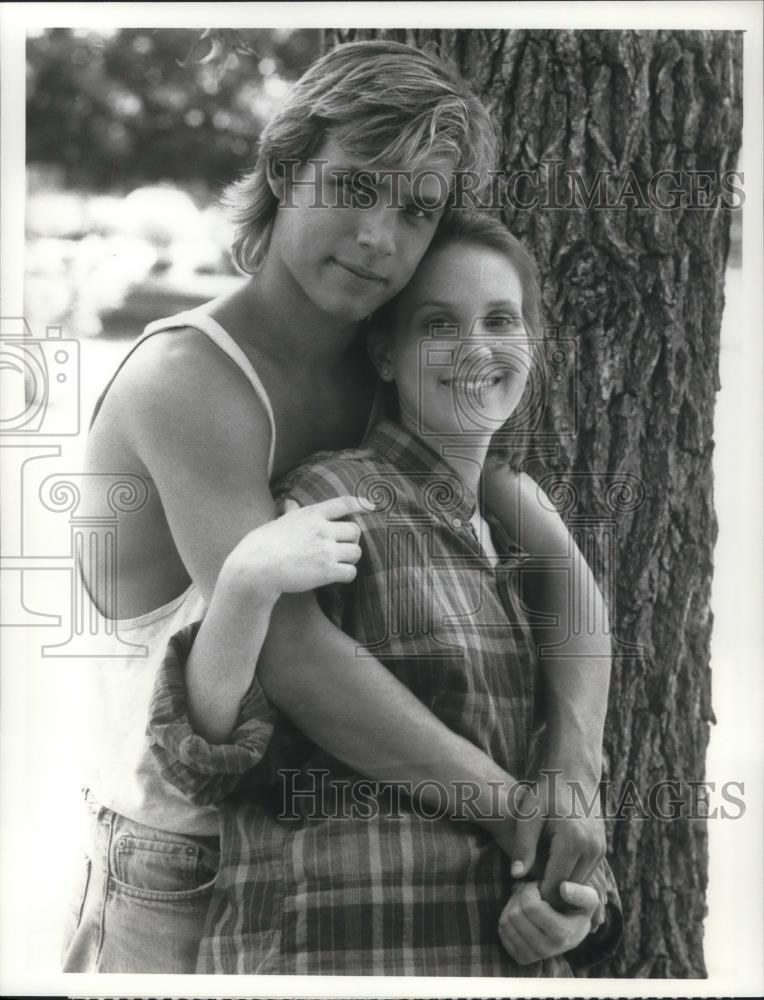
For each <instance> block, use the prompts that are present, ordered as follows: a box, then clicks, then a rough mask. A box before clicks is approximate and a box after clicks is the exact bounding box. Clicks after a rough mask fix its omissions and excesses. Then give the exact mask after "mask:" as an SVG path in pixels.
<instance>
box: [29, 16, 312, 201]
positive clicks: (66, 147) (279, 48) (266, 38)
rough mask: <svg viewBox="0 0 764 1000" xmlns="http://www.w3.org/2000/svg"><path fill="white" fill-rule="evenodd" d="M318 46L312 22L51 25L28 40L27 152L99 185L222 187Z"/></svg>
mask: <svg viewBox="0 0 764 1000" xmlns="http://www.w3.org/2000/svg"><path fill="white" fill-rule="evenodd" d="M319 45H320V32H319V31H316V30H308V29H301V30H291V29H275V30H250V31H247V30H241V31H239V30H236V31H231V30H227V29H207V30H206V31H199V30H189V29H171V28H155V29H150V28H122V29H117V30H114V31H112V32H96V31H91V30H89V29H70V28H51V29H46V30H45V31H44V32H42V33H41V34H39V35H36V36H33V37H30V38H28V40H27V162H28V163H40V164H46V165H51V166H55V167H57V170H56V172H57V174H58V176H59V178H60V182H61V183H62V184H63V185H64V186H66V187H77V188H84V189H88V190H95V191H104V190H129V189H130V188H133V187H135V186H136V185H138V184H146V183H152V182H156V181H160V180H164V179H172V180H173V182H175V183H179V184H181V185H184V184H185V185H186V186H189V187H191V186H193V182H195V181H204V182H205V185H206V186H212V187H219V186H220V185H222V184H226V183H228V182H229V181H230V180H232V179H233V178H234V177H235V176H237V174H239V173H240V172H241V171H242V170H244V169H246V168H247V167H249V166H250V165H251V163H252V160H253V154H254V150H255V143H256V140H257V137H258V135H259V134H260V130H261V129H262V127H263V125H264V123H265V122H267V121H268V119H269V118H270V116H271V115H272V113H273V111H274V109H275V107H276V106H277V105H278V104H279V102H280V100H281V99H282V97H283V96H284V94H285V93H286V91H287V90H288V88H289V84H290V83H291V82H292V81H294V80H296V79H297V78H298V77H299V76H300V75H301V74H302V72H303V71H304V70H305V69H306V68H307V66H308V65H309V64H310V63H311V62H312V61H313V60H314V59H315V58H316V56H317V55H318V54H319Z"/></svg>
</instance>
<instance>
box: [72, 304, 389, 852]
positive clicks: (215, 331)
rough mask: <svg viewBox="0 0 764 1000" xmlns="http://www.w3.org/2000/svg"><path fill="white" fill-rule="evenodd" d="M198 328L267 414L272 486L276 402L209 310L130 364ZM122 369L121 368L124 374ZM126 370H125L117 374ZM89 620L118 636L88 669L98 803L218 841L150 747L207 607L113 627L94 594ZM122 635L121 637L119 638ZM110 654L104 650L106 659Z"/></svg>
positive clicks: (183, 602) (169, 322) (214, 817)
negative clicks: (156, 702) (167, 669)
mask: <svg viewBox="0 0 764 1000" xmlns="http://www.w3.org/2000/svg"><path fill="white" fill-rule="evenodd" d="M183 327H193V328H194V329H197V330H201V331H202V332H203V333H205V334H206V335H207V336H208V337H209V338H210V340H211V341H213V343H214V344H216V345H217V346H218V347H219V348H220V350H221V351H223V352H224V353H225V354H227V355H228V357H229V358H231V360H232V361H233V362H234V363H235V364H236V365H237V366H238V367H239V368H240V369H241V371H242V372H243V373H244V375H245V376H246V378H247V379H248V380H249V383H250V385H251V386H252V389H253V391H254V393H255V395H256V396H257V397H258V399H259V400H260V402H261V403H262V404H263V407H264V408H265V412H266V414H267V416H268V424H269V426H270V434H271V438H270V447H269V449H268V480H269V481H270V479H271V477H272V472H273V460H274V454H275V447H276V425H275V421H274V418H273V408H272V407H271V403H270V400H269V399H268V394H267V393H266V391H265V388H264V386H263V384H262V382H261V381H260V378H259V377H258V375H257V372H256V371H255V369H254V368H253V367H252V364H251V362H250V361H249V359H248V358H247V356H246V355H245V353H244V352H243V351H242V349H241V348H240V347H239V346H238V345H237V344H236V343H235V341H234V340H233V338H232V337H231V335H230V334H229V333H227V332H226V331H225V330H224V329H223V327H222V326H221V325H220V324H219V323H218V322H217V321H216V320H214V319H213V318H212V317H211V316H208V315H207V314H206V313H204V312H202V311H201V309H192V310H189V311H187V312H183V313H179V314H178V315H177V316H172V317H170V318H169V319H162V320H157V321H156V322H154V323H150V324H149V325H148V326H147V327H146V329H145V331H144V333H143V335H142V336H141V337H139V338H138V340H136V342H135V344H134V345H133V347H132V348H131V350H130V351H129V352H128V354H127V355H126V356H125V358H124V359H123V361H122V364H124V362H125V360H127V357H129V356H130V354H132V352H133V351H134V350H135V349H136V348H137V347H138V346H139V345H140V344H141V343H142V342H143V341H144V340H146V338H148V337H151V336H152V335H153V334H155V333H159V332H160V331H164V330H172V329H179V328H183ZM121 367H122V365H120V368H121ZM118 371H119V368H118V369H117V372H118ZM117 372H115V373H114V375H113V376H112V379H111V380H110V381H109V383H108V384H107V386H106V388H105V389H104V391H103V393H101V397H100V399H99V400H98V403H97V404H96V407H95V411H94V413H93V420H95V417H96V416H97V414H98V410H99V408H100V405H101V402H102V401H103V398H104V396H105V394H106V392H107V391H108V390H109V387H110V386H111V383H112V382H113V381H114V378H115V377H116V375H117ZM381 411H382V395H381V393H380V392H379V385H378V386H377V392H376V394H375V398H374V401H373V405H372V410H371V414H370V417H369V423H368V426H367V429H366V432H367V433H368V431H369V429H370V428H371V427H372V426H373V424H374V423H375V421H376V420H377V418H378V416H379V415H380V414H381ZM84 590H85V593H84V594H83V599H84V601H85V602H86V605H87V606H86V608H85V611H84V613H85V615H90V616H91V618H90V620H91V621H93V622H95V621H97V623H98V625H99V626H101V627H99V629H98V631H99V632H100V633H101V636H100V638H99V642H103V641H104V636H103V633H104V632H105V631H108V632H109V633H111V639H110V640H109V638H108V636H107V637H106V639H107V641H111V642H112V643H113V649H111V650H106V651H104V653H103V655H99V656H98V657H86V658H85V659H84V661H83V662H82V670H83V673H84V674H85V675H86V677H87V681H86V694H85V697H86V699H87V704H86V711H87V714H88V730H89V731H88V733H86V734H83V735H84V736H85V740H84V742H85V747H84V753H85V759H84V763H85V768H86V772H87V774H88V784H89V787H90V789H91V790H92V792H93V795H94V796H95V798H96V799H98V801H99V802H100V803H101V804H102V805H104V806H107V807H108V808H109V809H112V810H114V812H118V813H121V814H122V815H123V816H127V817H128V818H129V819H132V820H134V821H136V822H138V823H144V824H146V825H147V826H152V827H155V828H156V829H160V830H167V831H170V832H173V833H187V834H200V835H204V834H217V833H218V814H217V809H215V808H214V807H212V806H197V805H194V804H193V803H192V802H190V801H189V800H188V799H186V798H185V796H183V795H182V794H181V793H180V792H179V791H178V790H177V789H176V788H175V787H174V785H172V784H171V783H170V782H168V781H166V780H165V779H164V778H162V776H161V774H160V772H159V769H158V767H157V766H156V763H155V761H154V757H153V754H152V753H151V750H150V747H149V744H148V741H147V739H146V722H147V720H148V707H149V702H150V699H151V694H152V691H153V688H154V680H155V675H156V672H157V669H158V667H159V665H160V664H161V662H162V660H163V658H164V655H165V652H166V650H167V644H168V642H169V641H170V639H171V638H172V636H173V635H174V634H175V633H176V632H178V631H179V630H180V629H182V628H184V627H185V626H186V625H190V624H192V623H193V622H196V621H199V619H200V618H201V617H202V616H203V614H204V610H205V605H204V602H203V600H202V597H201V594H200V593H199V592H198V590H197V589H196V587H195V585H194V584H191V586H189V587H188V589H187V590H186V591H184V593H182V594H180V596H178V597H176V598H175V599H174V600H172V601H169V602H168V603H167V604H164V605H162V607H160V608H156V609H155V610H153V611H149V612H147V613H146V614H144V615H140V616H139V617H137V618H126V619H119V620H117V621H116V622H109V623H108V624H107V623H106V621H105V619H104V618H103V616H102V615H101V613H100V612H99V611H98V609H97V608H96V607H95V605H94V604H93V603H92V601H91V600H90V597H89V596H88V594H87V588H84ZM115 627H116V633H115ZM125 643H130V644H134V645H136V646H138V647H141V649H140V651H139V653H138V654H137V655H129V654H128V655H125V645H124V644H125ZM101 649H102V647H101V646H99V652H100V650H101Z"/></svg>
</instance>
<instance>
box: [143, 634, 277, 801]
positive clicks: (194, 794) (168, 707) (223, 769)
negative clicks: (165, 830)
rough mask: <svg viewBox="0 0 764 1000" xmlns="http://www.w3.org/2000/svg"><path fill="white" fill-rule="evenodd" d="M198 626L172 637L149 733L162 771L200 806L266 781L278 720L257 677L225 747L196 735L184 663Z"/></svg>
mask: <svg viewBox="0 0 764 1000" xmlns="http://www.w3.org/2000/svg"><path fill="white" fill-rule="evenodd" d="M200 624H201V623H200V622H197V623H196V624H194V625H189V626H188V627H186V628H184V629H182V630H181V631H180V632H178V633H177V634H176V635H174V636H173V637H172V639H171V640H170V643H169V645H168V648H167V653H166V655H165V658H164V660H163V662H162V664H161V666H160V667H159V670H158V672H157V676H156V681H155V684H154V691H153V694H152V697H151V702H150V706H149V721H148V729H147V735H148V739H149V743H150V745H151V750H152V753H153V755H154V758H155V760H156V762H157V764H158V766H159V769H160V771H161V773H162V775H163V777H165V778H166V779H167V780H168V781H170V782H171V783H172V784H173V785H175V787H176V788H178V789H179V790H180V791H181V792H183V794H184V795H186V796H188V798H190V799H191V800H192V801H193V802H196V803H197V804H199V805H210V804H214V803H217V802H220V801H221V800H222V799H224V798H226V797H227V796H228V795H231V794H232V793H233V792H234V791H236V790H237V789H239V788H240V787H241V785H242V782H243V779H244V776H246V778H247V783H248V784H249V783H250V782H251V783H252V784H254V785H257V784H261V783H266V782H267V781H268V780H269V775H270V774H271V770H270V768H268V767H267V766H264V764H263V759H264V757H265V756H266V751H267V749H268V746H269V744H270V742H271V737H272V736H273V732H274V728H275V725H276V721H277V718H278V711H277V709H276V708H275V707H274V706H273V705H271V703H270V702H269V701H268V699H267V697H266V696H265V693H264V691H263V689H262V687H261V685H260V683H259V682H258V680H257V677H255V678H254V679H253V681H252V684H251V686H250V688H249V690H248V691H247V693H246V694H245V696H244V698H243V699H242V703H241V707H240V710H239V717H238V721H237V724H236V728H235V729H234V731H233V733H232V734H231V737H230V740H229V742H227V743H221V744H216V743H208V742H207V740H205V739H204V738H203V737H202V736H200V735H199V734H198V733H196V732H194V730H193V728H192V726H191V721H190V719H189V715H188V698H187V694H186V680H185V665H186V661H187V659H188V656H189V653H190V651H191V647H192V646H193V643H194V639H195V637H196V634H197V632H198V630H199V625H200Z"/></svg>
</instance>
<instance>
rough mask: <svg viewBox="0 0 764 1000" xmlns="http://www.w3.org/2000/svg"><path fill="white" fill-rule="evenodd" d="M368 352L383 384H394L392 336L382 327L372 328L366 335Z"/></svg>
mask: <svg viewBox="0 0 764 1000" xmlns="http://www.w3.org/2000/svg"><path fill="white" fill-rule="evenodd" d="M366 350H367V351H368V352H369V357H370V358H371V363H372V364H373V365H374V367H375V368H376V370H377V375H379V377H380V378H381V379H382V381H383V382H392V381H393V351H392V343H391V338H390V335H389V334H388V333H387V332H386V331H385V330H383V329H381V328H380V327H372V328H371V330H369V332H368V334H367V335H366Z"/></svg>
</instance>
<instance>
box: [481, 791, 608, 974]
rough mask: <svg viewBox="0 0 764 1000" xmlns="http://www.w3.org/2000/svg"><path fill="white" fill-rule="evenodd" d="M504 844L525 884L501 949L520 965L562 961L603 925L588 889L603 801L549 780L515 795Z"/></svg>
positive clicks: (503, 926) (504, 917) (507, 914)
mask: <svg viewBox="0 0 764 1000" xmlns="http://www.w3.org/2000/svg"><path fill="white" fill-rule="evenodd" d="M587 800H588V803H589V805H591V806H592V808H588V807H587ZM502 846H504V849H505V850H506V852H507V854H508V855H509V856H510V858H511V859H512V864H511V873H512V875H513V877H515V878H520V879H525V881H520V882H518V883H517V884H516V887H515V889H514V890H513V892H512V895H511V896H510V899H509V901H508V902H507V904H506V906H505V907H504V910H503V912H502V914H501V917H500V920H499V938H500V940H501V943H502V945H503V946H504V948H505V949H506V950H507V952H508V953H509V954H510V955H511V956H512V958H514V959H515V961H516V962H518V963H519V964H520V965H527V964H529V963H530V962H535V961H539V960H540V959H544V958H549V957H551V956H553V955H561V954H563V953H564V952H566V951H570V950H571V949H572V948H575V947H576V946H577V945H578V944H580V943H581V942H582V941H583V940H584V938H585V937H586V936H587V935H588V934H589V933H590V932H591V931H593V930H596V929H597V928H598V927H599V926H600V925H601V924H602V922H603V921H604V919H605V910H604V904H603V902H602V901H601V900H600V897H599V894H598V893H597V891H596V890H595V889H594V888H593V887H592V886H591V885H588V884H586V883H587V879H588V878H589V877H590V876H591V874H592V872H593V871H594V869H595V868H596V867H597V865H598V864H599V862H600V861H601V859H602V858H603V857H604V854H605V833H604V825H603V822H602V818H601V814H600V808H599V800H598V796H596V795H594V794H593V793H591V792H590V793H589V794H587V795H586V796H585V797H584V796H583V795H582V790H581V786H580V785H576V784H575V783H574V782H570V781H566V780H564V777H563V775H562V773H561V772H554V773H550V774H546V775H545V776H544V779H543V780H541V781H539V782H538V783H537V784H535V785H533V786H526V787H525V788H524V790H523V791H522V793H521V794H520V795H518V796H517V798H516V803H515V808H514V817H513V822H512V830H511V832H510V833H509V835H508V842H507V843H505V844H503V845H502ZM544 858H545V861H544V860H543V859H544Z"/></svg>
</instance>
